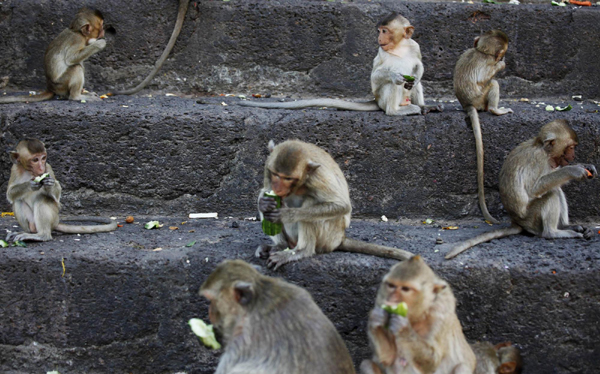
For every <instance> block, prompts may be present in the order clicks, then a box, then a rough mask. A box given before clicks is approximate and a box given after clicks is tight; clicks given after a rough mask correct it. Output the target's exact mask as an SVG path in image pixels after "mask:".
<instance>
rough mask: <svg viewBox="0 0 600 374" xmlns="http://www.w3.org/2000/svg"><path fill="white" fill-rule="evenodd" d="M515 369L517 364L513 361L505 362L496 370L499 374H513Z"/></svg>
mask: <svg viewBox="0 0 600 374" xmlns="http://www.w3.org/2000/svg"><path fill="white" fill-rule="evenodd" d="M516 369H517V363H516V362H514V361H509V362H505V363H503V364H502V365H500V367H499V368H498V373H500V374H510V373H514V372H515V370H516Z"/></svg>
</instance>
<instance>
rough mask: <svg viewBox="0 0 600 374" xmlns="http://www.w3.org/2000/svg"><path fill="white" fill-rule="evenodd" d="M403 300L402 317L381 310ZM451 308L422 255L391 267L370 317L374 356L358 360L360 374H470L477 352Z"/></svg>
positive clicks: (444, 289)
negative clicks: (403, 309) (405, 310)
mask: <svg viewBox="0 0 600 374" xmlns="http://www.w3.org/2000/svg"><path fill="white" fill-rule="evenodd" d="M401 302H405V303H406V305H407V307H408V313H407V315H406V317H402V316H400V315H397V314H393V313H388V312H387V311H386V310H384V309H383V308H382V306H384V305H389V306H392V307H394V306H396V305H397V304H398V303H401ZM455 309H456V299H455V298H454V294H453V293H452V290H451V289H450V286H449V285H448V283H447V282H446V281H444V280H442V279H441V278H439V277H438V276H437V275H436V274H435V273H434V272H433V270H431V268H430V267H429V266H427V264H426V263H425V261H423V259H422V258H421V256H414V257H412V258H411V259H410V260H407V261H403V262H400V263H398V264H396V265H394V266H393V267H392V268H391V269H390V271H389V272H388V273H387V274H386V275H385V276H384V278H383V281H382V282H381V286H380V287H379V291H378V292H377V297H376V300H375V307H374V308H373V310H372V311H371V313H370V315H369V322H368V327H367V331H368V335H369V340H370V342H371V346H372V348H373V351H374V356H373V359H372V360H364V361H363V362H362V364H361V366H360V368H361V371H362V373H363V374H383V373H386V374H400V373H402V374H408V373H411V374H417V373H418V374H421V373H423V374H424V373H427V374H434V373H435V374H472V373H473V371H474V370H475V365H476V358H475V354H474V353H473V350H472V349H471V347H470V346H469V343H467V340H466V338H465V336H464V334H463V331H462V327H461V325H460V321H459V320H458V317H457V316H456V310H455ZM490 374H491V373H490Z"/></svg>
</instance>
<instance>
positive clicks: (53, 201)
mask: <svg viewBox="0 0 600 374" xmlns="http://www.w3.org/2000/svg"><path fill="white" fill-rule="evenodd" d="M10 158H11V160H12V162H13V166H12V169H11V171H10V180H9V181H8V190H7V192H6V197H7V199H8V201H9V202H10V203H11V204H12V208H13V211H14V213H15V218H16V219H17V222H19V225H20V226H21V228H22V229H23V230H24V231H23V232H14V233H10V234H9V235H8V236H7V238H6V240H15V241H17V240H19V241H24V240H34V241H47V240H51V239H52V230H56V231H60V232H64V233H69V234H91V233H97V232H108V231H113V230H115V229H116V228H117V222H115V221H112V220H110V219H103V218H99V217H75V218H73V219H69V220H74V221H91V222H99V223H103V225H94V226H76V225H65V224H63V223H60V222H59V218H58V210H59V209H60V194H61V186H60V183H59V182H58V181H57V180H56V179H55V176H54V172H53V171H52V167H51V166H50V164H48V163H46V159H47V152H46V147H45V146H44V143H42V142H41V141H39V140H37V139H25V140H21V141H20V142H19V144H17V147H16V149H15V150H14V151H13V152H11V154H10ZM46 173H47V174H48V176H46V177H45V178H43V179H41V180H36V178H37V177H40V176H42V175H44V174H46Z"/></svg>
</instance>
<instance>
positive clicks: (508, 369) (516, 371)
mask: <svg viewBox="0 0 600 374" xmlns="http://www.w3.org/2000/svg"><path fill="white" fill-rule="evenodd" d="M494 348H495V349H496V351H497V355H498V359H499V360H500V366H499V367H498V371H497V373H498V374H520V373H521V370H522V369H523V359H522V358H521V351H519V348H517V347H515V346H514V345H512V344H511V343H510V342H506V343H500V344H496V345H495V347H494Z"/></svg>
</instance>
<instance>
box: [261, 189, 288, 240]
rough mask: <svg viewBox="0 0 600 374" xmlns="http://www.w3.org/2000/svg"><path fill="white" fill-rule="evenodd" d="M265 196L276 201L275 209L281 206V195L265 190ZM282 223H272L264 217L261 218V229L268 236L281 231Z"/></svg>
mask: <svg viewBox="0 0 600 374" xmlns="http://www.w3.org/2000/svg"><path fill="white" fill-rule="evenodd" d="M265 196H267V197H272V198H274V199H275V202H277V209H279V208H281V197H279V196H277V195H276V194H275V192H273V190H271V191H269V192H265ZM282 229H283V225H282V224H281V223H273V222H271V221H268V220H266V219H263V220H262V230H263V232H264V233H265V234H267V235H269V236H275V235H277V234H279V233H280V232H281V230H282Z"/></svg>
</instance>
